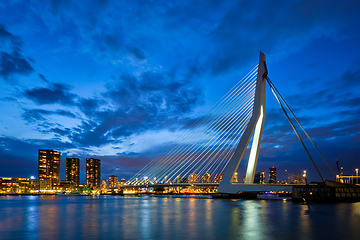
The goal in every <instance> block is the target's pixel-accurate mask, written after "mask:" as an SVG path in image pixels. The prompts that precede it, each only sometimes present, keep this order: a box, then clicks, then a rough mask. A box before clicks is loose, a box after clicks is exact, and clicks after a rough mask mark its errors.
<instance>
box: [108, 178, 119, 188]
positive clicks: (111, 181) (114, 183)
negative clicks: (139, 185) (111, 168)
mask: <svg viewBox="0 0 360 240" xmlns="http://www.w3.org/2000/svg"><path fill="white" fill-rule="evenodd" d="M118 181H119V180H118V177H117V176H114V175H111V176H110V177H109V187H111V188H113V187H118V186H117V185H118Z"/></svg>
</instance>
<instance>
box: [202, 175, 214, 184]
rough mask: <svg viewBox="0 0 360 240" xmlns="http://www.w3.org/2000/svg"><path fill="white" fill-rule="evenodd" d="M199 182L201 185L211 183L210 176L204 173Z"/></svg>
mask: <svg viewBox="0 0 360 240" xmlns="http://www.w3.org/2000/svg"><path fill="white" fill-rule="evenodd" d="M201 182H202V183H211V182H212V176H211V174H210V173H205V174H204V175H202V177H201Z"/></svg>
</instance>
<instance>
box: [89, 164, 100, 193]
mask: <svg viewBox="0 0 360 240" xmlns="http://www.w3.org/2000/svg"><path fill="white" fill-rule="evenodd" d="M100 183H101V182H100V159H95V158H87V159H86V186H87V187H90V188H91V187H96V188H99V187H100Z"/></svg>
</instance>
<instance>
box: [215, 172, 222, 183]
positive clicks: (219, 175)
mask: <svg viewBox="0 0 360 240" xmlns="http://www.w3.org/2000/svg"><path fill="white" fill-rule="evenodd" d="M223 176H224V174H220V173H217V174H216V175H215V177H214V183H220V182H221V179H222V178H223Z"/></svg>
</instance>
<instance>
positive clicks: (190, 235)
mask: <svg viewBox="0 0 360 240" xmlns="http://www.w3.org/2000/svg"><path fill="white" fill-rule="evenodd" d="M0 213H1V214H0V239H76V240H80V239H99V238H102V239H171V240H175V239H254V240H255V239H289V238H291V239H334V238H339V239H358V237H359V234H360V227H359V226H360V203H342V204H311V205H306V204H297V203H292V202H291V201H275V200H227V199H198V198H163V197H149V196H146V197H119V196H100V197H90V196H79V197H75V196H73V197H43V196H42V197H39V196H27V197H0Z"/></svg>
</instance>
